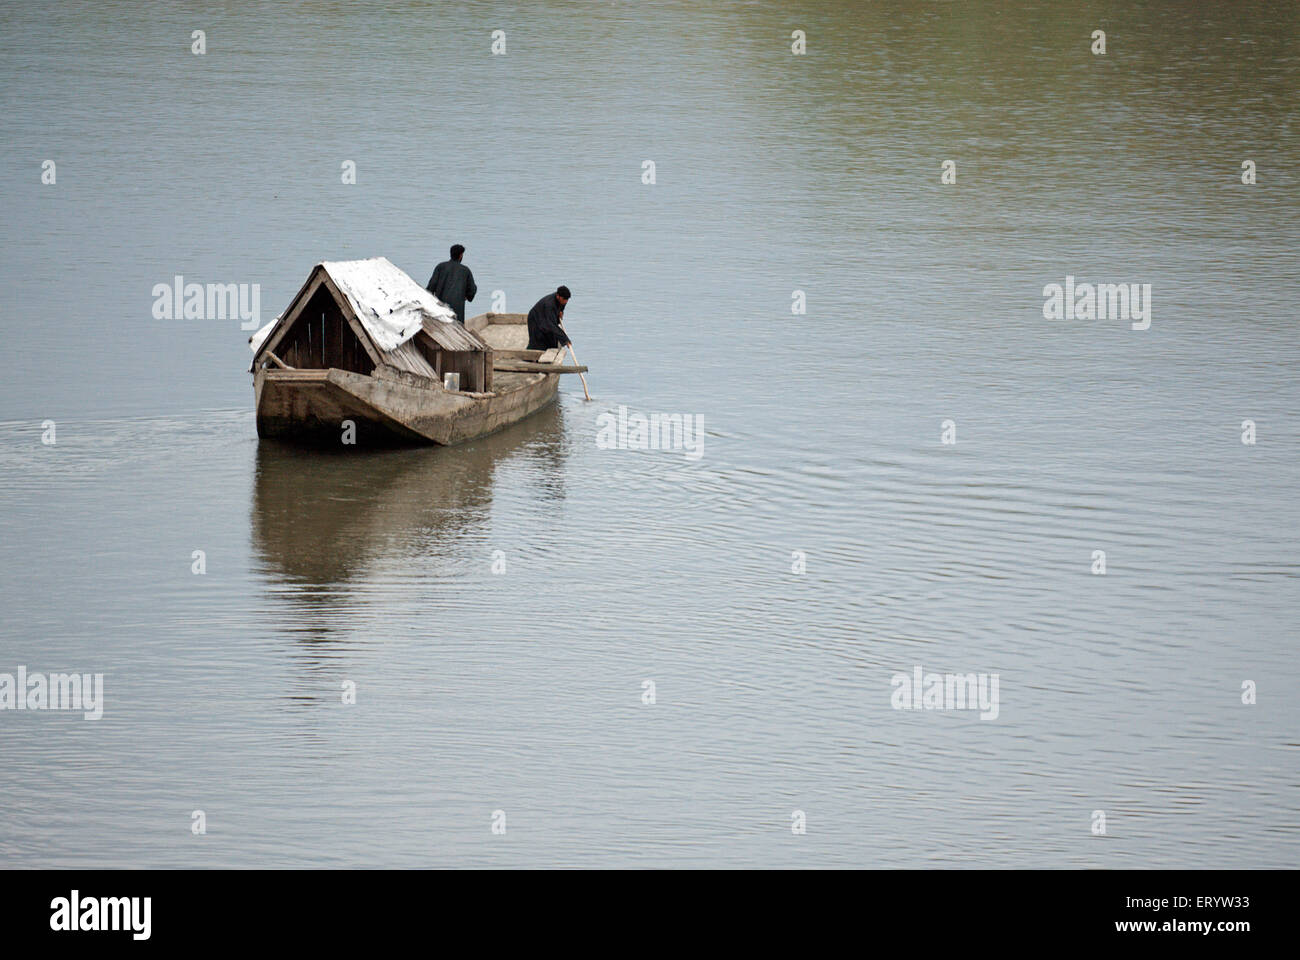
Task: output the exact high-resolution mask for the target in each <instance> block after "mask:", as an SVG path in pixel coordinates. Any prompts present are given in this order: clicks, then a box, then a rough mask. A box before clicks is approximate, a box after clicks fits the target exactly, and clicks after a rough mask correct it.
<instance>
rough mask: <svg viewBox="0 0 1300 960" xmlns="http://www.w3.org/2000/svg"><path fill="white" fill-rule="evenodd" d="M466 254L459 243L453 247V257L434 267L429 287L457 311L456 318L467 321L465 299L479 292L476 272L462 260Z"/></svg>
mask: <svg viewBox="0 0 1300 960" xmlns="http://www.w3.org/2000/svg"><path fill="white" fill-rule="evenodd" d="M463 256H465V248H464V247H462V246H461V245H460V244H459V243H458V244H456V245H455V246H454V247H452V248H451V259H450V260H444V261H442V263H440V264H438V265H437V266H436V267H434V268H433V276H431V277H430V278H429V285H428V287H426V288H425V289H427V290H428V291H429V292H430V293H432V294H433V295H434V296H435V297H437V298H438V299H439V300H441V301H442V302H443V303H445V304H446V305H447V306H449V307H451V308H452V309H453V310H455V311H456V319H457V320H458V321H460V323H462V324H464V322H465V301H466V300H473V299H474V294H476V293H478V287H476V286H474V274H472V273H470V272H469V267H467V266H465V264H463V263H461V262H460V258H461V257H463Z"/></svg>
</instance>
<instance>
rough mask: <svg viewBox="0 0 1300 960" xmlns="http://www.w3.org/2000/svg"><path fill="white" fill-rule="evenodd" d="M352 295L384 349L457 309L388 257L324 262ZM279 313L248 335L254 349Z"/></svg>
mask: <svg viewBox="0 0 1300 960" xmlns="http://www.w3.org/2000/svg"><path fill="white" fill-rule="evenodd" d="M321 266H322V267H324V268H325V272H326V273H328V274H329V275H330V279H331V280H333V281H334V285H335V286H336V287H338V288H339V291H340V292H341V293H342V294H343V296H345V297H347V298H348V302H349V303H350V304H351V305H352V310H353V312H354V313H355V314H356V315H357V318H358V319H359V320H360V321H361V325H362V326H363V327H365V328H366V332H367V333H369V334H370V339H371V340H373V341H374V344H375V346H376V347H378V348H379V349H380V350H383V351H384V352H388V351H390V350H396V349H397V348H398V347H400V346H401V345H402V344H404V343H405V342H406V341H407V340H410V339H411V338H412V337H413V336H415V335H416V333H417V332H419V330H420V327H421V326H423V325H424V321H425V319H426V318H427V319H431V320H440V321H442V322H443V323H455V322H456V311H455V310H453V309H452V308H451V307H449V306H447V305H446V304H445V303H443V302H442V301H441V300H439V299H438V298H437V297H435V296H434V295H433V294H432V293H430V292H429V291H428V290H425V289H424V288H423V287H421V286H420V285H419V284H418V283H416V282H415V281H414V280H412V279H411V278H410V277H409V276H407V275H406V273H404V272H403V271H402V270H401V269H399V268H398V267H397V266H395V265H394V264H393V263H392V262H390V261H389V260H388V258H387V257H371V258H370V259H369V260H327V261H325V262H324V263H322V264H321ZM279 320H280V318H279V317H276V318H275V319H274V320H272V321H271V322H270V323H268V324H267V325H266V326H264V327H262V329H260V330H258V331H257V333H255V334H253V335H252V336H251V337H249V340H248V342H249V345H250V346H251V347H252V349H253V352H254V353H256V352H257V350H258V349H259V348H260V347H261V346H262V344H263V343H264V342H265V341H266V338H267V337H268V336H270V334H271V331H272V330H273V329H275V325H276V324H277V323H278V322H279Z"/></svg>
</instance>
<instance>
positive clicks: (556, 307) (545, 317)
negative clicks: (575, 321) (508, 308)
mask: <svg viewBox="0 0 1300 960" xmlns="http://www.w3.org/2000/svg"><path fill="white" fill-rule="evenodd" d="M570 296H571V294H570V293H569V288H568V287H566V286H563V285H561V286H560V287H558V288H557V289H556V291H555V292H554V293H548V294H547V295H546V296H544V297H542V299H540V300H538V301H537V302H536V303H535V304H533V309H531V310H529V311H528V349H529V350H550V349H551V348H552V347H566V346H568V345H569V343H570V341H569V335H568V334H567V333H565V332H564V328H563V327H562V326H561V325H560V324H561V321H563V320H564V306H565V304H567V303H568V302H569V297H570Z"/></svg>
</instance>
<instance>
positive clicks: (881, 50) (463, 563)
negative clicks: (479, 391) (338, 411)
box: [0, 0, 1300, 867]
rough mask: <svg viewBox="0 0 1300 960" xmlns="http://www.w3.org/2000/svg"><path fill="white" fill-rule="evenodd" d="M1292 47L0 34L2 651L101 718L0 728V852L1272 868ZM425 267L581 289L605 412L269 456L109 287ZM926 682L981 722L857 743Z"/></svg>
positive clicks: (768, 8) (291, 281) (873, 27)
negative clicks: (684, 439) (444, 264)
mask: <svg viewBox="0 0 1300 960" xmlns="http://www.w3.org/2000/svg"><path fill="white" fill-rule="evenodd" d="M1297 27H1300V5H1296V4H1289V3H1287V4H1270V3H1234V4H1213V5H1210V4H1195V3H1186V4H1157V3H1140V2H1135V0H1115V2H1107V3H1087V2H1084V3H1071V4H1059V3H1047V2H1043V3H1030V2H1023V0H1014V2H1006V3H962V2H951V3H943V2H936V3H921V2H916V3H899V2H884V3H871V4H864V3H852V2H830V3H817V4H812V3H783V4H759V3H745V2H734V0H729V2H720V3H710V4H695V3H688V2H646V3H596V2H577V0H568V2H565V0H556V2H549V3H542V2H520V3H502V4H494V3H464V4H456V5H453V4H422V3H378V2H374V3H371V2H351V3H342V2H306V3H299V4H262V3H248V2H238V0H236V2H229V3H222V4H212V5H205V4H197V5H181V4H162V3H122V4H98V3H74V2H54V3H46V4H39V5H34V4H29V5H18V4H6V5H4V6H3V7H0V203H2V204H3V217H0V331H2V332H3V334H4V338H5V343H6V345H7V348H8V350H7V354H8V363H7V364H6V365H5V375H4V376H3V378H0V605H2V606H3V609H4V621H3V631H2V632H0V673H5V672H8V673H13V672H14V671H16V670H17V668H18V667H19V666H20V665H22V666H25V667H26V668H27V669H28V670H29V671H43V672H46V673H50V672H60V671H78V672H85V673H96V672H99V673H102V674H103V675H104V699H105V704H104V715H103V718H102V719H100V720H98V721H88V720H85V719H82V717H81V715H80V714H71V713H67V712H54V711H36V710H24V711H18V710H4V711H0V866H6V867H37V866H56V867H71V866H85V867H100V866H112V867H128V866H163V867H240V866H247V867H291V866H308V867H340V866H393V867H420V866H457V867H463V866H493V867H497V866H529V867H537V866H619V867H627V866H683V867H702V866H726V867H741V866H743V867H802V866H821V867H849V866H867V867H877V866H880V867H925V866H946V867H1295V866H1296V865H1297V860H1298V859H1300V858H1298V856H1297V854H1298V852H1300V815H1298V806H1300V805H1298V803H1297V787H1298V782H1297V781H1298V776H1297V774H1298V769H1300V764H1298V760H1300V750H1298V745H1300V729H1298V727H1300V707H1298V706H1297V701H1296V690H1297V682H1298V681H1300V669H1297V658H1296V653H1295V651H1296V639H1297V611H1298V610H1300V562H1298V560H1297V549H1296V531H1297V529H1300V497H1298V496H1297V476H1298V475H1300V447H1298V444H1300V426H1298V425H1297V411H1298V410H1300V389H1298V387H1300V378H1298V376H1297V361H1298V360H1300V337H1298V336H1297V322H1298V321H1297V313H1296V303H1297V300H1298V299H1300V297H1298V295H1300V264H1298V262H1297V249H1298V248H1300V243H1298V241H1300V226H1298V224H1300V176H1298V171H1297V157H1298V156H1300V135H1298V134H1297V130H1296V124H1295V119H1296V104H1297V99H1296V89H1297V78H1298V77H1300V39H1297V38H1298V37H1300V30H1298V29H1297ZM1097 29H1102V30H1105V31H1106V34H1107V52H1106V53H1105V55H1104V56H1099V55H1094V54H1093V53H1092V52H1091V51H1090V45H1091V43H1092V40H1091V39H1090V37H1091V34H1092V32H1093V31H1094V30H1097ZM195 30H203V31H204V32H205V38H206V53H204V54H202V55H196V54H195V53H193V52H191V44H192V42H193V41H192V37H191V35H192V32H193V31H195ZM494 30H504V31H505V36H506V52H505V53H504V55H493V54H492V52H491V46H492V36H491V34H492V31H494ZM794 30H803V31H805V34H806V36H807V53H806V54H803V55H796V54H794V53H792V51H791V43H792V39H791V33H792V31H794ZM46 160H52V161H54V164H55V166H54V169H55V171H56V179H55V182H54V183H42V166H43V163H44V161H46ZM647 160H649V161H653V162H654V165H655V166H654V170H655V182H654V183H653V184H650V183H645V182H643V171H644V170H645V169H646V168H645V167H644V162H645V161H647ZM945 160H953V161H954V162H955V165H956V171H957V182H956V183H955V184H944V183H942V182H941V173H942V169H941V165H942V164H943V161H945ZM1247 160H1249V161H1252V162H1253V163H1254V164H1255V166H1256V170H1257V178H1258V180H1257V182H1256V183H1255V184H1252V185H1247V184H1243V183H1242V169H1243V168H1242V163H1243V161H1247ZM346 161H352V162H353V163H355V168H356V182H355V183H354V184H347V183H344V182H342V177H341V170H342V165H343V164H344V163H345V162H346ZM454 242H460V243H463V244H464V245H465V246H466V247H467V248H468V252H467V254H466V257H465V262H466V263H467V264H468V265H469V266H470V267H471V268H472V269H473V270H474V272H475V276H476V279H477V281H478V286H479V289H480V294H479V299H478V300H477V301H475V303H473V304H471V305H470V312H471V313H477V312H480V311H482V310H487V309H490V308H491V306H492V303H491V299H492V295H493V291H501V292H502V294H503V296H504V298H505V300H506V304H507V306H506V309H509V310H517V311H522V310H526V309H527V308H528V307H529V306H530V305H531V304H532V303H533V302H534V301H535V300H536V299H537V298H538V297H540V296H542V295H543V294H545V293H547V292H549V291H550V290H552V289H554V287H555V285H556V284H557V283H566V284H568V285H569V286H570V287H571V288H572V289H573V292H574V299H573V301H572V303H571V305H570V309H569V311H568V316H567V317H566V325H567V326H568V327H569V329H570V332H571V333H572V336H573V338H574V341H575V345H576V347H577V352H578V355H579V357H580V358H581V360H582V362H583V363H586V364H588V365H589V366H590V367H591V373H590V375H589V382H590V386H591V389H592V391H593V394H594V396H595V400H594V401H593V402H592V403H586V402H585V401H584V400H583V397H582V388H581V384H579V383H578V382H577V380H576V378H566V379H565V382H564V384H563V386H562V392H561V397H560V401H559V403H558V404H557V405H555V406H553V407H551V408H548V409H546V410H544V411H543V412H541V413H539V414H537V415H536V416H534V417H532V418H530V419H529V420H527V421H525V422H523V423H521V424H518V425H516V426H514V427H512V428H511V429H509V430H507V431H505V432H502V433H499V434H496V435H493V436H490V437H486V438H483V439H480V440H476V441H474V442H471V443H468V444H466V445H464V446H462V447H458V448H447V449H414V450H397V451H388V452H362V451H356V450H353V449H351V448H343V447H342V446H341V447H340V449H339V450H337V451H326V452H307V451H301V450H295V449H293V448H289V447H283V446H280V445H276V444H271V443H259V441H258V439H257V436H256V430H255V426H254V420H253V411H252V389H251V383H250V377H249V376H248V374H247V372H246V368H247V365H248V361H249V358H250V354H249V351H248V349H247V345H246V342H245V341H246V339H247V336H248V333H247V331H245V330H242V329H241V323H240V320H239V319H238V318H228V319H216V318H209V319H171V320H166V319H155V317H154V315H153V312H152V307H153V304H154V295H153V293H152V290H153V287H154V285H155V284H170V283H171V282H172V280H173V277H175V276H177V275H182V276H183V277H184V278H185V280H186V281H191V282H198V283H203V284H206V283H238V284H257V285H258V289H259V291H260V306H261V317H260V319H261V320H263V321H265V320H269V319H270V318H272V317H273V316H275V314H276V313H277V312H278V311H280V310H281V309H283V307H284V306H285V305H286V304H287V303H288V302H289V301H290V299H291V298H292V297H293V295H294V294H295V293H296V292H297V290H298V288H299V286H300V285H301V284H302V282H303V281H304V279H306V277H307V275H308V273H309V271H310V269H311V267H312V265H313V264H315V263H317V262H319V261H321V260H337V259H350V258H359V257H369V256H380V255H382V256H386V257H388V258H389V259H390V260H392V261H393V262H394V263H396V264H397V265H398V266H399V267H401V268H403V269H404V270H406V271H407V272H408V273H409V274H411V276H413V277H414V278H415V279H416V280H417V282H419V283H421V284H423V283H424V282H425V280H426V279H427V278H428V275H429V273H430V271H431V270H432V268H433V266H434V265H435V264H436V263H437V262H438V261H439V260H440V259H443V258H445V256H446V248H447V247H448V246H449V245H450V244H451V243H454ZM1067 276H1068V277H1074V278H1075V279H1076V280H1077V281H1078V282H1080V283H1082V282H1090V283H1136V284H1150V285H1151V300H1150V302H1151V322H1150V327H1149V329H1145V330H1135V329H1133V326H1132V324H1131V323H1130V322H1129V320H1127V319H1114V318H1107V319H1073V320H1047V319H1044V316H1043V302H1044V294H1043V288H1044V287H1045V286H1046V285H1049V284H1052V283H1060V284H1064V283H1065V281H1066V277H1067ZM796 291H802V292H803V294H804V295H805V297H806V303H807V312H806V313H805V314H795V313H792V303H793V302H794V299H795V297H796V293H795V292H796ZM620 406H625V407H627V408H628V410H629V411H632V412H639V413H643V414H650V413H669V414H683V415H693V416H699V417H702V423H703V426H704V430H705V435H704V442H703V451H702V455H701V456H700V457H699V458H698V459H692V458H691V457H689V456H687V455H686V453H685V452H684V451H681V450H646V451H641V450H629V449H605V448H602V447H601V446H598V445H597V443H596V438H597V435H598V431H599V428H600V425H601V423H602V421H601V419H600V418H601V415H602V414H603V413H605V412H607V411H611V410H613V411H616V410H617V409H618V408H619V407H620ZM1247 420H1249V421H1252V422H1253V424H1254V430H1255V439H1256V442H1255V443H1254V444H1248V443H1243V442H1242V437H1243V431H1244V430H1246V429H1248V428H1246V427H1244V426H1243V421H1247ZM945 421H951V427H950V432H951V433H953V434H954V435H955V440H956V442H955V443H948V444H946V443H943V442H942V436H943V432H944V422H945ZM51 424H52V427H51ZM51 429H52V430H53V437H51V436H50V431H51ZM46 439H54V440H55V442H54V443H47V442H43V440H46ZM195 551H203V553H202V558H203V563H204V566H205V572H204V573H202V574H196V573H194V572H193V569H194V565H195V563H196V560H195ZM1096 551H1104V553H1105V562H1106V572H1105V575H1098V574H1094V572H1093V570H1094V569H1095V560H1094V555H1095V552H1096ZM799 569H802V572H796V571H797V570H799ZM918 666H919V667H921V668H922V669H923V670H924V671H925V672H937V673H940V674H943V673H960V674H967V673H975V674H997V675H998V678H999V704H998V712H997V716H996V718H990V719H981V717H980V714H979V713H978V712H976V711H971V710H951V711H949V710H896V709H894V707H893V705H892V704H891V698H892V695H893V694H894V686H893V685H892V683H891V679H892V678H893V677H894V676H895V674H900V673H901V674H906V675H909V676H910V675H911V674H912V672H913V670H914V669H915V668H916V667H918ZM646 681H653V684H654V687H653V689H654V698H653V699H654V702H653V703H645V702H643V696H644V695H645V692H646V689H647V687H646V685H645V684H646ZM348 682H351V683H353V684H355V689H356V703H355V704H344V703H343V702H342V700H343V688H344V685H345V684H346V683H348ZM1243 684H1246V685H1247V686H1251V685H1253V687H1254V690H1255V699H1256V702H1254V703H1253V704H1247V703H1243ZM647 699H648V698H647ZM1247 699H1249V698H1247ZM195 811H203V813H204V816H205V818H206V828H207V832H206V834H204V835H196V834H194V833H193V832H192V830H191V824H192V822H193V815H194V812H195ZM496 811H502V812H504V821H505V823H506V831H505V833H504V834H501V833H494V832H493V830H492V825H493V821H494V816H497V819H498V820H499V819H500V817H499V816H498V815H496ZM796 811H802V812H803V815H804V817H805V818H806V828H807V829H806V833H804V834H798V833H796V832H794V831H793V830H792V822H793V821H792V816H793V815H794V814H795V812H796ZM1095 811H1102V812H1103V813H1104V816H1105V833H1104V834H1097V833H1094V824H1095V823H1096V822H1097V820H1096V816H1095Z"/></svg>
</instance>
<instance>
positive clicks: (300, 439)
mask: <svg viewBox="0 0 1300 960" xmlns="http://www.w3.org/2000/svg"><path fill="white" fill-rule="evenodd" d="M385 373H386V374H387V375H385ZM559 380H560V378H559V375H557V374H541V373H536V374H503V375H499V377H498V383H497V384H494V385H495V386H496V387H497V389H496V390H494V391H493V392H492V393H491V394H484V395H468V394H462V393H456V392H453V391H448V390H445V389H443V387H442V385H441V384H439V383H436V382H434V381H423V380H420V379H419V378H414V377H406V378H404V377H403V375H401V374H399V373H398V372H396V371H384V372H380V371H377V375H374V376H368V375H365V374H360V373H354V372H352V371H350V370H339V369H337V368H331V369H328V370H280V369H274V368H268V369H262V370H258V371H257V373H256V375H255V377H254V380H253V389H254V393H255V395H256V404H257V434H258V436H259V437H265V438H270V439H277V440H284V441H290V442H295V443H303V444H310V445H313V446H322V445H324V446H338V445H341V444H344V443H346V442H347V441H349V440H351V442H352V443H355V445H356V446H365V447H371V446H406V445H416V444H440V445H449V444H454V443H462V442H463V441H465V440H471V439H473V438H474V437H480V436H483V435H484V434H488V433H494V432H496V431H497V430H501V429H503V428H505V427H508V426H510V425H511V424H513V423H517V422H518V421H520V420H522V419H524V418H525V417H527V416H529V415H530V414H532V413H535V412H536V411H538V410H540V409H541V408H542V407H544V406H546V405H547V404H549V403H552V402H553V401H554V400H555V394H556V391H557V389H558V387H559ZM349 424H350V425H351V426H349Z"/></svg>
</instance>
